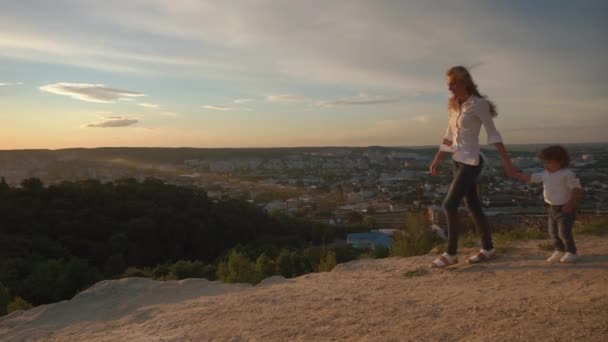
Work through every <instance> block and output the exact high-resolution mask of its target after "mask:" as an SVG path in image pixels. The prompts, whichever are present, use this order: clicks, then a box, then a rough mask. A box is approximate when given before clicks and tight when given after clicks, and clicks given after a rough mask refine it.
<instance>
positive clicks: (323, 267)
mask: <svg viewBox="0 0 608 342" xmlns="http://www.w3.org/2000/svg"><path fill="white" fill-rule="evenodd" d="M334 267H336V252H335V251H333V250H330V251H328V252H327V253H326V254H325V256H324V257H323V258H322V259H321V263H320V264H319V272H329V271H331V270H333V269H334Z"/></svg>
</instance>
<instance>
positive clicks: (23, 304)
mask: <svg viewBox="0 0 608 342" xmlns="http://www.w3.org/2000/svg"><path fill="white" fill-rule="evenodd" d="M32 307H33V306H32V304H30V303H28V302H27V301H26V300H25V299H23V298H21V297H19V296H17V297H15V299H13V301H12V302H10V303H9V304H8V306H7V311H8V313H11V312H13V311H17V310H29V309H31V308H32Z"/></svg>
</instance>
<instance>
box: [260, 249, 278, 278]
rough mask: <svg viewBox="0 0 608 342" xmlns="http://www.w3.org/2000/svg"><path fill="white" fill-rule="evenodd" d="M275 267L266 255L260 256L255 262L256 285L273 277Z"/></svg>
mask: <svg viewBox="0 0 608 342" xmlns="http://www.w3.org/2000/svg"><path fill="white" fill-rule="evenodd" d="M275 267H276V266H275V264H274V260H272V259H271V258H269V257H268V256H267V255H266V253H262V254H260V256H259V257H258V258H257V260H256V261H255V275H256V283H259V282H260V281H262V280H264V279H266V278H268V277H270V276H272V275H274V272H275Z"/></svg>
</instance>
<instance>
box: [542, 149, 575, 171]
mask: <svg viewBox="0 0 608 342" xmlns="http://www.w3.org/2000/svg"><path fill="white" fill-rule="evenodd" d="M538 159H540V160H555V161H557V162H559V164H560V165H561V167H568V165H570V155H569V154H568V151H567V150H566V149H565V148H564V147H562V146H560V145H553V146H549V147H546V148H543V149H542V150H541V151H540V153H539V154H538Z"/></svg>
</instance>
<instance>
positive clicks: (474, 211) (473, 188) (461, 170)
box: [443, 158, 494, 255]
mask: <svg viewBox="0 0 608 342" xmlns="http://www.w3.org/2000/svg"><path fill="white" fill-rule="evenodd" d="M453 164H454V178H453V179H452V183H451V184H450V189H449V190H448V193H447V195H446V196H445V200H444V201H443V209H444V210H445V215H446V219H447V225H448V250H447V252H448V254H450V255H456V253H457V250H458V235H459V234H460V222H459V221H460V218H459V216H458V206H459V205H460V202H462V199H463V198H464V199H465V201H466V204H467V207H468V208H469V211H470V212H471V216H472V217H473V222H474V223H475V227H476V228H477V231H478V232H479V234H480V235H481V245H482V248H483V249H485V250H491V249H493V248H494V244H493V243H492V232H491V231H490V226H489V224H488V220H487V218H486V216H485V215H484V213H483V210H482V209H481V200H480V199H479V188H478V185H477V178H478V176H479V174H480V173H481V169H482V168H483V158H479V165H477V166H473V165H467V164H463V163H461V162H457V161H453Z"/></svg>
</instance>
